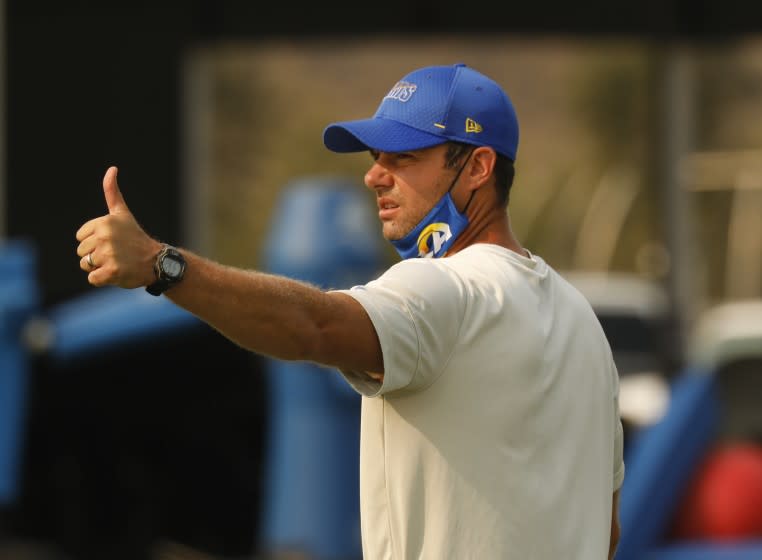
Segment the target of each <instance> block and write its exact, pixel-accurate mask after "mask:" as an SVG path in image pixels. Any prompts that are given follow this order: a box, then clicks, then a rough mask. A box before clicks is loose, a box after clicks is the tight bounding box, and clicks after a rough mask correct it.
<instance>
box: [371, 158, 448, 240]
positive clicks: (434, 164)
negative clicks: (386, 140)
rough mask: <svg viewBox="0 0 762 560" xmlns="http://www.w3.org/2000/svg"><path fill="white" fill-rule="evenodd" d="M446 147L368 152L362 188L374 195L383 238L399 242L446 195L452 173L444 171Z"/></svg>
mask: <svg viewBox="0 0 762 560" xmlns="http://www.w3.org/2000/svg"><path fill="white" fill-rule="evenodd" d="M446 151H447V146H446V145H444V144H442V145H439V146H435V147H433V148H426V149H423V150H416V151H412V152H395V153H391V152H376V151H373V150H372V151H371V152H370V154H371V156H372V157H373V165H372V166H371V167H370V169H369V170H368V172H367V173H366V174H365V185H366V186H367V187H368V188H369V189H371V190H372V191H374V192H375V194H376V202H377V203H378V217H379V218H380V219H381V225H382V230H383V235H384V237H385V238H386V239H388V240H390V241H393V240H396V239H402V238H403V237H405V235H407V234H408V233H409V232H410V231H411V230H412V229H413V228H414V227H415V226H416V225H418V222H420V221H421V219H422V218H423V217H424V216H425V215H426V214H428V213H429V211H430V210H431V209H432V208H433V207H434V205H435V204H436V203H437V202H439V199H440V198H442V196H444V194H445V193H446V192H447V189H448V187H449V186H450V182H451V181H452V179H453V177H454V175H455V171H454V170H452V169H445V153H446Z"/></svg>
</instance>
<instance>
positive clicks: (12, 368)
mask: <svg viewBox="0 0 762 560" xmlns="http://www.w3.org/2000/svg"><path fill="white" fill-rule="evenodd" d="M38 305H39V290H38V286H37V252H36V250H35V247H34V246H33V245H32V244H31V243H29V242H27V241H25V240H12V241H8V242H5V243H0V507H2V506H10V505H12V504H13V503H14V502H15V500H16V498H17V496H18V491H19V476H20V470H21V460H22V459H21V458H22V456H23V445H24V431H25V430H24V427H25V418H26V400H27V392H28V383H29V378H28V376H29V360H28V355H27V351H26V347H25V344H24V341H23V334H22V333H23V330H24V326H25V324H26V322H27V320H29V319H30V318H31V317H32V316H33V314H34V313H36V311H37V308H38Z"/></svg>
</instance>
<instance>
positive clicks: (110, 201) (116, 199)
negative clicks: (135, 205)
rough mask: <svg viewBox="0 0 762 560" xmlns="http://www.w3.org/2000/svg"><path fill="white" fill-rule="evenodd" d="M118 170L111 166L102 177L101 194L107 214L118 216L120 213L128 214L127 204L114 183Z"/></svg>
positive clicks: (117, 185)
mask: <svg viewBox="0 0 762 560" xmlns="http://www.w3.org/2000/svg"><path fill="white" fill-rule="evenodd" d="M118 172H119V170H118V169H117V168H116V167H114V166H112V167H109V168H108V170H107V171H106V174H105V175H104V176H103V194H104V195H105V197H106V206H108V213H109V214H119V213H120V212H129V208H127V203H126V202H125V201H124V197H123V196H122V191H121V190H119V184H118V183H117V182H116V175H117V173H118Z"/></svg>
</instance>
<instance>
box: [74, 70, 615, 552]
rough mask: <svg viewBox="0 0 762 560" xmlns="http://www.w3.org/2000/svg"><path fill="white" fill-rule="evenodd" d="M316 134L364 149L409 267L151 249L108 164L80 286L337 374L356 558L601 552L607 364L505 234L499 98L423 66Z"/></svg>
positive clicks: (461, 74)
mask: <svg viewBox="0 0 762 560" xmlns="http://www.w3.org/2000/svg"><path fill="white" fill-rule="evenodd" d="M323 140H324V143H325V145H326V146H327V147H328V148H329V149H331V150H333V151H337V152H353V151H365V150H367V151H369V152H370V154H371V156H372V159H373V161H372V163H371V166H370V169H369V170H368V172H367V173H366V175H365V184H366V185H367V187H368V188H369V189H370V190H371V191H372V192H373V193H374V194H375V196H376V199H377V202H378V208H379V218H380V220H381V224H382V228H383V234H384V236H385V237H386V239H388V240H389V241H390V242H391V243H393V244H394V246H395V247H396V248H397V250H398V252H399V253H400V255H401V257H402V259H403V260H402V261H401V262H399V263H397V264H395V265H394V266H392V267H391V268H390V269H389V270H388V271H387V272H386V273H384V274H383V275H382V276H381V277H380V278H378V279H377V280H374V281H372V282H369V283H368V284H366V285H365V286H357V287H354V288H352V289H351V290H335V291H321V290H319V289H316V288H315V287H312V286H310V285H307V284H305V283H302V282H297V281H294V280H291V279H287V278H283V277H278V276H273V275H269V274H263V273H259V272H253V271H246V270H240V269H235V268H231V267H226V266H223V265H220V264H217V263H215V262H212V261H210V260H207V259H203V258H201V257H200V256H198V255H195V254H193V253H191V252H189V251H186V250H175V249H174V248H170V247H167V246H163V245H162V244H161V243H159V242H158V241H156V240H154V239H152V238H151V237H150V236H149V235H147V234H146V233H145V232H144V231H143V230H142V229H141V228H140V227H139V225H138V224H137V222H136V221H135V219H134V218H133V216H132V214H131V213H130V212H129V210H128V208H127V205H126V203H125V201H124V199H123V197H122V195H121V193H120V190H119V188H118V186H117V182H116V173H117V171H116V168H113V167H112V168H110V169H109V170H108V171H107V172H106V176H105V178H104V182H103V187H104V192H105V197H106V202H107V206H108V210H109V214H108V215H106V216H103V217H100V218H96V219H94V220H91V221H89V222H87V223H86V224H84V225H83V226H82V227H81V228H80V230H79V231H78V232H77V239H78V240H79V241H80V245H79V247H78V249H77V254H78V255H79V256H80V258H81V260H80V265H81V267H82V269H83V270H85V271H86V272H88V280H89V282H90V283H91V284H93V285H95V286H102V285H106V284H112V285H118V286H121V287H124V288H135V287H139V286H147V289H148V290H149V291H150V292H151V293H154V294H158V293H165V294H166V296H167V297H169V298H170V299H171V300H172V301H174V302H175V303H176V304H178V305H180V306H182V307H184V308H185V309H187V310H189V311H190V312H192V313H194V314H195V315H197V316H198V317H200V318H201V319H203V320H204V321H206V322H208V323H209V324H210V325H212V326H213V327H215V328H216V329H218V330H219V331H220V332H221V333H223V334H224V335H225V336H227V337H228V338H230V339H231V340H233V341H235V342H236V343H238V344H240V345H241V346H244V347H246V348H248V349H250V350H252V351H255V352H258V353H262V354H265V355H268V356H272V357H275V358H279V359H284V360H308V361H313V362H316V363H320V364H326V365H330V366H334V367H336V368H339V369H340V370H341V371H342V373H343V375H344V376H345V377H346V379H347V381H348V382H349V383H351V384H352V386H353V387H354V388H355V389H356V390H357V391H358V392H360V393H361V394H362V395H363V396H364V398H363V399H362V400H363V404H362V438H361V458H360V459H361V498H360V501H361V519H362V540H363V552H364V556H365V558H366V559H367V560H374V559H382V558H384V559H385V558H395V559H412V558H416V559H417V558H423V559H437V560H441V559H448V558H452V559H464V558H478V559H496V560H497V559H501V560H502V559H508V558H516V559H521V560H529V559H554V560H555V559H558V558H572V559H584V560H589V559H594V558H606V557H607V556H608V557H609V558H611V557H612V556H613V553H614V549H615V547H616V543H617V540H618V531H619V529H618V521H617V498H618V489H619V487H620V486H621V483H622V480H623V476H624V464H623V461H622V431H621V422H620V419H619V412H618V404H617V398H618V378H617V372H616V369H615V367H614V362H613V359H612V356H611V352H610V349H609V346H608V344H607V342H606V338H605V336H604V334H603V332H602V330H601V328H600V325H599V323H598V321H597V319H596V317H595V315H594V313H593V311H592V309H591V307H590V305H589V304H588V303H587V302H586V301H585V299H584V298H583V297H582V296H581V295H580V294H579V293H578V292H577V291H576V290H574V289H573V288H572V287H571V286H570V285H569V284H568V283H567V282H565V281H564V280H563V279H562V278H561V277H559V275H558V274H556V273H555V272H554V271H553V270H552V269H551V268H550V267H549V266H548V265H547V264H546V263H545V262H544V261H543V260H542V259H541V258H540V257H538V256H536V255H532V254H530V253H529V252H528V251H526V250H525V249H523V248H522V247H521V245H520V244H519V242H518V240H517V239H516V237H515V236H514V234H513V232H512V231H511V227H510V219H509V215H508V213H507V211H506V205H507V201H508V193H509V189H510V186H511V183H512V180H513V161H514V160H515V158H516V150H517V146H518V123H517V119H516V114H515V111H514V108H513V105H512V103H511V101H510V99H509V98H508V96H507V95H506V94H505V93H504V92H503V90H502V89H501V88H500V87H499V86H498V85H497V84H496V83H495V82H494V81H493V80H491V79H489V78H488V77H486V76H484V75H482V74H480V73H479V72H476V71H475V70H473V69H471V68H469V67H467V66H465V65H462V64H456V65H453V66H433V67H427V68H422V69H419V70H416V71H413V72H411V73H410V74H408V75H407V76H405V77H404V78H403V79H402V80H401V81H399V82H398V83H397V84H395V85H394V87H393V88H392V89H391V90H390V91H389V93H388V94H387V95H386V96H385V97H384V99H383V100H382V102H381V105H380V106H379V108H378V110H377V112H376V114H375V115H374V116H373V118H370V119H365V120H360V121H351V122H344V123H335V124H332V125H330V126H328V127H327V128H326V130H325V131H324V137H323Z"/></svg>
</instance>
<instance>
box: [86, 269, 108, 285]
mask: <svg viewBox="0 0 762 560" xmlns="http://www.w3.org/2000/svg"><path fill="white" fill-rule="evenodd" d="M87 281H88V282H90V284H92V285H93V286H95V287H97V288H100V287H101V286H106V285H107V284H109V273H108V271H105V270H103V268H96V269H95V270H93V271H91V272H90V274H88V275H87Z"/></svg>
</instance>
